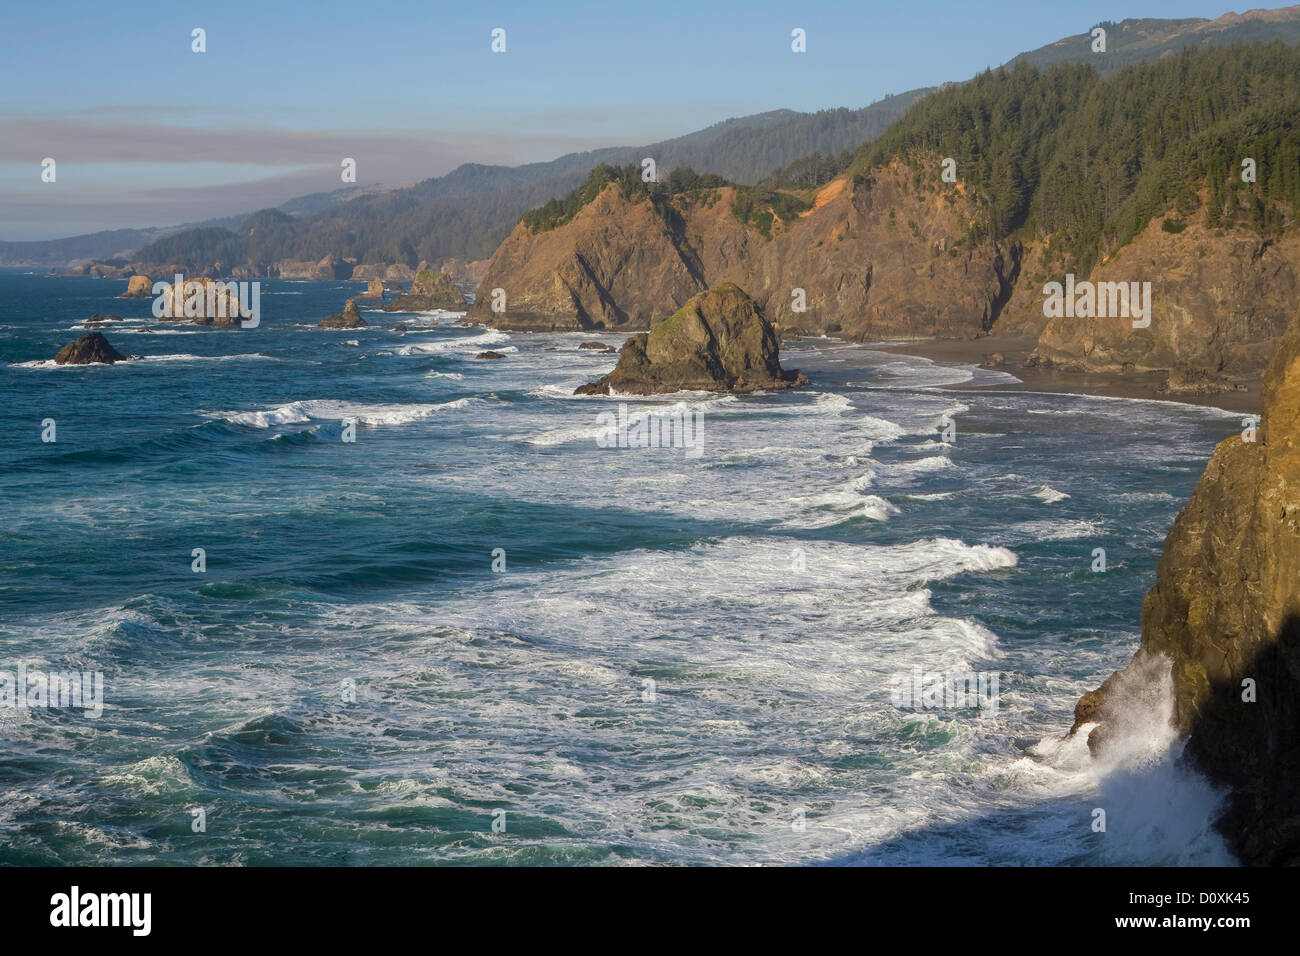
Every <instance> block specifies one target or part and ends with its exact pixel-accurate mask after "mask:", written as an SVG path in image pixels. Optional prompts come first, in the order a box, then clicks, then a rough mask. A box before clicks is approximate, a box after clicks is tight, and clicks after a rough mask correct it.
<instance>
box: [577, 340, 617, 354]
mask: <svg viewBox="0 0 1300 956" xmlns="http://www.w3.org/2000/svg"><path fill="white" fill-rule="evenodd" d="M584 349H591V350H594V351H597V352H617V351H618V349H616V348H614V347H613V346H612V345H606V344H605V343H604V342H583V343H582V344H581V345H579V346H578V351H583V350H584Z"/></svg>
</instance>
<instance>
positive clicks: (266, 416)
mask: <svg viewBox="0 0 1300 956" xmlns="http://www.w3.org/2000/svg"><path fill="white" fill-rule="evenodd" d="M474 401H476V400H475V399H471V398H459V399H456V400H455V401H451V402H442V403H441V404H435V405H362V404H357V403H355V402H342V401H325V400H319V401H305V402H290V403H289V404H287V405H280V406H278V407H276V408H270V409H263V410H261V411H251V412H212V413H208V417H210V418H220V419H224V420H225V421H228V422H230V423H231V424H232V425H246V426H248V427H250V428H271V427H273V426H275V425H294V424H301V423H303V422H310V421H342V420H344V419H355V420H356V421H357V423H358V424H361V425H404V424H407V423H409V422H416V421H420V420H421V419H426V418H432V417H434V416H436V415H440V414H442V413H445V412H449V411H457V410H460V409H464V408H467V407H469V406H470V405H471V403H473V402H474Z"/></svg>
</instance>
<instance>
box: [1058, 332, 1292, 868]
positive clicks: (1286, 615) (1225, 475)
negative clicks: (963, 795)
mask: <svg viewBox="0 0 1300 956" xmlns="http://www.w3.org/2000/svg"><path fill="white" fill-rule="evenodd" d="M1165 675H1168V676H1169V677H1170V678H1171V683H1172V689H1173V718H1172V719H1173V724H1174V729H1175V730H1177V731H1178V732H1180V733H1181V734H1184V735H1185V736H1186V748H1185V750H1184V757H1185V759H1188V760H1190V761H1191V763H1192V765H1193V766H1195V767H1196V769H1198V770H1199V771H1201V772H1202V773H1204V774H1205V775H1206V776H1207V777H1208V778H1209V779H1210V780H1211V781H1212V782H1214V783H1215V784H1217V785H1219V786H1221V787H1226V788H1227V789H1228V797H1227V800H1226V803H1225V806H1224V811H1223V813H1222V815H1221V816H1220V818H1219V820H1218V821H1217V824H1216V825H1217V826H1218V829H1219V831H1220V832H1221V833H1222V834H1223V835H1224V837H1225V838H1226V839H1227V841H1228V844H1229V846H1230V847H1231V848H1232V849H1233V851H1234V852H1235V853H1236V855H1237V857H1238V859H1239V860H1240V861H1241V862H1243V863H1246V864H1250V865H1263V866H1278V865H1286V864H1289V865H1296V864H1300V317H1297V318H1296V319H1294V320H1293V321H1292V323H1291V326H1290V328H1289V330H1288V331H1287V333H1286V334H1285V336H1283V338H1282V340H1281V343H1280V345H1279V347H1278V350H1277V353H1276V355H1275V357H1274V359H1273V362H1272V364H1271V365H1270V367H1269V370H1268V373H1267V375H1266V377H1265V380H1264V391H1263V396H1262V419H1261V421H1260V423H1259V426H1258V428H1256V427H1253V426H1251V425H1250V424H1246V425H1245V426H1244V427H1243V429H1242V434H1240V435H1234V436H1232V437H1231V438H1228V439H1226V440H1224V441H1222V442H1220V443H1219V446H1218V448H1217V449H1215V452H1214V456H1213V457H1212V458H1211V459H1210V463H1209V465H1207V466H1206V469H1205V473H1204V474H1203V475H1202V476H1201V479H1200V481H1199V482H1197V485H1196V489H1195V490H1194V491H1193V493H1192V498H1191V501H1189V502H1188V504H1187V507H1185V508H1184V509H1183V510H1182V512H1181V513H1180V514H1179V515H1178V519H1177V520H1176V521H1175V522H1174V527H1173V529H1172V530H1171V531H1170V532H1169V536H1168V537H1167V538H1166V539H1165V549H1164V554H1163V555H1162V556H1161V558H1160V563H1159V566H1158V569H1157V572H1156V584H1155V587H1153V588H1152V589H1151V591H1150V592H1149V593H1148V594H1147V596H1146V600H1145V602H1144V603H1143V606H1142V642H1141V645H1140V647H1139V649H1138V652H1137V654H1136V655H1135V656H1134V658H1133V660H1132V662H1131V663H1130V664H1129V665H1128V666H1127V667H1126V668H1125V669H1124V670H1123V671H1119V672H1117V673H1116V674H1114V675H1112V676H1111V677H1110V678H1109V679H1107V681H1106V682H1105V683H1104V684H1103V685H1102V686H1101V688H1099V689H1098V690H1095V691H1092V692H1091V693H1089V694H1087V695H1085V696H1084V697H1083V698H1082V699H1081V700H1080V701H1079V704H1078V706H1077V708H1076V710H1075V717H1076V720H1075V726H1074V727H1073V728H1072V729H1071V733H1074V732H1076V731H1078V730H1081V729H1082V728H1084V727H1091V728H1092V729H1091V730H1090V733H1089V737H1088V745H1089V747H1090V749H1092V750H1093V752H1094V753H1100V752H1102V751H1104V749H1105V748H1106V747H1107V746H1108V743H1109V741H1110V740H1111V739H1112V738H1113V737H1114V736H1116V734H1117V729H1116V728H1118V727H1119V726H1120V725H1122V724H1123V723H1125V722H1126V718H1128V721H1129V722H1131V720H1132V713H1131V712H1132V710H1133V709H1134V697H1135V696H1136V697H1139V698H1140V697H1141V695H1142V693H1143V692H1144V688H1145V689H1146V691H1147V692H1154V690H1153V689H1152V688H1153V686H1154V685H1153V682H1154V681H1155V680H1157V679H1163V678H1164V677H1165ZM1092 725H1095V726H1092Z"/></svg>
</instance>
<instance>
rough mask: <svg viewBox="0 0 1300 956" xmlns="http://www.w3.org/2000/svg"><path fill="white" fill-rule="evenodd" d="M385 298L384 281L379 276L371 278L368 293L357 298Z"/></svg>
mask: <svg viewBox="0 0 1300 956" xmlns="http://www.w3.org/2000/svg"><path fill="white" fill-rule="evenodd" d="M383 297H384V280H383V279H381V278H379V277H378V276H373V277H371V279H370V281H369V282H368V283H366V291H365V292H363V293H362V294H361V295H359V296H357V298H358V299H382V298H383Z"/></svg>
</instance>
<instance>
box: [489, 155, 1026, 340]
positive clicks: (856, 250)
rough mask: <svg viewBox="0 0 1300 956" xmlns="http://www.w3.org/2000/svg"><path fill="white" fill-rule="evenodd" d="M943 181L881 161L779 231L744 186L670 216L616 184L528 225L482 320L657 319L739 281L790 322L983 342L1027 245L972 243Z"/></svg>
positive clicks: (835, 184)
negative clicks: (741, 208) (864, 179)
mask: <svg viewBox="0 0 1300 956" xmlns="http://www.w3.org/2000/svg"><path fill="white" fill-rule="evenodd" d="M936 163H937V160H936ZM934 179H935V177H931V176H927V177H925V178H924V180H917V179H915V178H914V176H913V170H912V169H911V168H910V167H906V166H904V165H902V164H895V165H894V166H891V167H889V168H887V169H882V170H877V171H876V173H875V174H874V180H873V182H871V183H870V184H865V183H864V184H859V185H854V184H853V183H852V182H850V181H849V180H847V179H845V178H840V179H836V180H834V181H832V182H831V183H830V184H828V185H827V186H826V187H825V188H823V189H822V190H820V191H819V192H818V193H816V194H815V195H814V196H813V197H812V208H811V209H810V210H809V211H808V212H806V213H803V214H800V215H799V216H797V217H793V218H791V219H790V221H783V220H781V219H780V218H779V217H775V216H774V218H773V220H772V224H771V227H770V235H771V238H770V239H769V238H767V237H765V236H764V235H763V234H762V233H760V232H759V231H758V230H757V229H755V228H754V227H752V226H749V225H746V224H745V223H742V222H741V221H740V220H739V219H738V218H737V217H736V216H735V215H734V214H733V212H732V207H733V204H734V203H735V201H736V198H737V193H736V190H735V189H733V188H731V187H723V188H718V189H711V190H702V191H700V192H699V193H697V194H689V195H682V196H678V197H676V198H674V199H673V200H672V214H671V215H670V216H667V217H665V216H663V215H659V214H658V213H657V212H656V211H655V209H654V207H653V206H652V205H651V203H650V202H649V201H646V200H641V201H639V202H633V201H630V200H628V199H626V198H624V196H623V195H622V193H621V192H620V190H619V188H618V186H617V185H614V184H611V185H609V186H607V187H606V188H605V189H604V190H603V191H602V192H601V193H600V194H599V195H598V196H597V197H596V199H595V200H593V201H592V202H591V203H589V204H588V205H587V206H586V207H585V208H583V209H582V210H580V211H579V212H578V214H577V215H576V216H574V217H573V219H572V220H570V221H569V222H567V223H565V224H564V225H562V226H559V227H558V228H555V229H551V230H548V231H542V232H538V233H532V232H531V231H530V230H529V229H528V228H527V227H526V226H525V225H524V224H523V223H520V224H519V225H517V226H516V227H515V229H514V231H513V232H512V233H511V234H510V236H509V237H507V239H506V240H505V241H504V242H503V243H502V244H501V246H500V247H499V248H498V249H497V251H496V253H495V254H494V255H493V257H492V260H491V263H490V265H489V267H488V272H487V275H486V276H485V277H484V279H483V282H482V283H481V284H480V285H479V288H478V294H477V296H476V299H475V302H474V305H473V306H471V307H470V316H471V317H472V318H473V319H474V320H475V321H480V322H485V323H489V324H494V325H497V326H499V327H502V328H522V329H546V330H549V329H588V330H589V329H598V328H609V329H620V330H624V329H626V330H632V329H645V328H648V327H649V325H650V321H651V319H652V317H654V316H660V315H664V314H666V313H669V312H672V311H674V310H676V309H678V308H680V307H681V306H682V305H683V304H684V303H685V302H686V300H687V299H689V298H690V297H691V296H693V295H695V294H697V293H699V292H701V291H703V290H704V289H706V288H709V287H712V286H716V285H718V284H720V283H723V282H734V283H736V284H737V285H740V286H742V287H743V288H746V289H749V290H751V291H752V293H753V297H754V301H755V302H756V303H757V304H758V306H759V307H760V309H762V310H763V313H764V314H765V315H766V316H767V317H768V318H769V319H770V320H771V321H772V322H774V323H777V324H778V325H779V326H780V328H781V329H782V330H783V331H786V332H790V331H806V332H812V333H821V332H827V331H831V330H834V331H836V332H841V333H842V334H844V335H845V336H846V337H848V338H855V339H859V340H861V339H870V338H884V337H889V336H895V337H897V336H922V335H945V336H950V337H958V338H973V337H975V336H977V335H979V334H981V333H983V332H985V331H987V330H988V329H989V327H990V326H991V325H992V323H993V320H994V319H995V318H996V316H997V314H998V311H999V309H1000V308H1001V305H1002V303H1003V302H1005V300H1006V298H1007V296H1008V295H1009V294H1010V289H1011V285H1012V283H1013V282H1014V279H1015V275H1016V271H1017V261H1018V260H1017V258H1016V257H1017V255H1018V249H1017V248H1016V247H1007V248H1003V247H1001V246H999V245H997V244H995V243H992V242H980V243H975V244H971V243H970V242H969V241H966V242H964V243H963V241H962V240H961V239H960V237H961V236H963V235H965V234H966V232H967V231H968V229H969V226H970V222H971V220H972V218H973V217H974V215H975V214H976V210H975V207H974V205H973V204H972V203H971V202H970V201H969V200H968V199H967V197H966V196H965V194H964V193H963V192H962V191H961V189H960V187H957V186H936V185H934V183H933V180H934ZM917 181H919V182H921V185H914V182H917ZM494 288H499V289H502V290H504V291H505V294H506V310H505V312H504V313H501V314H498V313H494V312H492V311H491V303H492V294H491V293H492V290H493V289H494ZM796 289H798V290H802V299H801V300H799V299H797V298H796V293H795V290H796ZM797 305H802V306H804V310H803V311H795V309H796V306H797Z"/></svg>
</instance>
